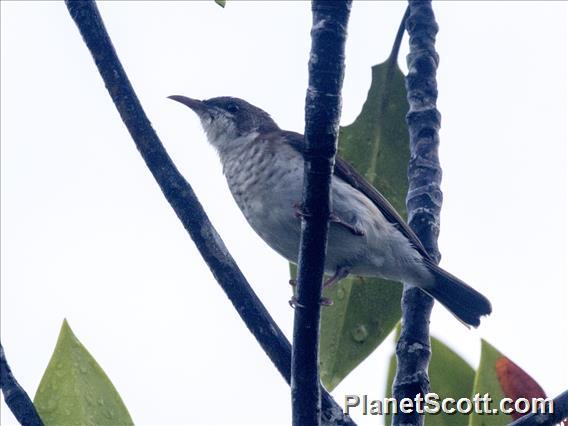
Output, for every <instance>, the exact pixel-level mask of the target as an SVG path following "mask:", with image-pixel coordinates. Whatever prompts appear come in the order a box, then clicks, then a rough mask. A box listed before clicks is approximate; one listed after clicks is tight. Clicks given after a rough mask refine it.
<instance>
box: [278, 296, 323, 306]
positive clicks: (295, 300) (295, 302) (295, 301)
mask: <svg viewBox="0 0 568 426" xmlns="http://www.w3.org/2000/svg"><path fill="white" fill-rule="evenodd" d="M288 304H289V305H290V307H291V308H292V309H296V308H305V307H306V306H305V305H302V304H301V303H300V302H298V298H297V297H296V296H292V298H291V299H290V300H288ZM320 305H321V306H331V305H333V300H332V299H330V298H328V297H322V298H321V299H320Z"/></svg>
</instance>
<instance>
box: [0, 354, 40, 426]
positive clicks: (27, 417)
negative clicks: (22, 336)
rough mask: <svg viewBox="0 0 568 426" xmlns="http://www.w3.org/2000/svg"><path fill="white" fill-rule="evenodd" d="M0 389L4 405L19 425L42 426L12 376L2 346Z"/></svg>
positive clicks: (26, 396) (28, 400)
mask: <svg viewBox="0 0 568 426" xmlns="http://www.w3.org/2000/svg"><path fill="white" fill-rule="evenodd" d="M0 389H1V390H2V394H3V395H4V401H6V405H7V406H8V407H9V408H10V410H11V411H12V414H14V417H16V419H17V420H18V421H19V422H20V424H22V425H24V426H43V422H42V421H41V418H40V417H39V414H38V413H37V411H36V409H35V407H34V404H33V403H32V400H31V399H30V397H29V396H28V394H27V393H26V391H25V390H24V389H22V387H21V386H20V384H19V383H18V381H17V380H16V378H15V377H14V375H13V374H12V370H11V369H10V366H9V365H8V361H7V360H6V354H5V353H4V348H3V347H2V344H0Z"/></svg>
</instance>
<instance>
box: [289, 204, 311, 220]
mask: <svg viewBox="0 0 568 426" xmlns="http://www.w3.org/2000/svg"><path fill="white" fill-rule="evenodd" d="M292 207H294V215H295V216H296V217H297V218H298V219H303V218H305V217H310V216H311V215H310V214H309V213H307V212H306V211H305V210H304V206H303V205H302V203H294V204H293V205H292Z"/></svg>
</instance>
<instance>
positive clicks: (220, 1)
mask: <svg viewBox="0 0 568 426" xmlns="http://www.w3.org/2000/svg"><path fill="white" fill-rule="evenodd" d="M215 3H217V4H218V5H219V6H221V7H225V3H226V1H225V0H215Z"/></svg>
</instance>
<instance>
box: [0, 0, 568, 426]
mask: <svg viewBox="0 0 568 426" xmlns="http://www.w3.org/2000/svg"><path fill="white" fill-rule="evenodd" d="M99 7H100V10H101V13H102V16H103V18H104V20H105V22H106V25H107V29H108V31H109V32H110V35H111V37H112V39H113V41H114V45H115V47H116V49H117V51H118V54H119V56H120V58H121V59H122V62H123V64H124V66H125V68H126V70H127V72H128V74H129V76H130V79H131V81H132V83H133V85H134V87H135V89H136V90H137V93H138V95H139V97H140V99H141V101H142V103H143V105H144V107H145V109H146V112H147V114H148V116H149V117H150V119H151V121H152V123H153V125H154V126H155V128H156V130H157V131H158V134H159V135H160V137H161V138H162V141H163V142H164V144H165V145H166V147H167V149H168V151H169V152H170V154H171V155H172V157H173V159H174V161H175V162H176V164H177V165H178V167H179V168H180V170H181V171H182V172H183V174H184V175H185V176H186V178H187V179H188V180H189V182H190V183H191V185H192V186H193V188H194V190H195V191H196V192H197V194H198V196H199V198H200V200H201V202H202V203H203V205H204V206H205V209H206V211H207V213H208V214H209V216H210V218H211V220H212V221H213V223H214V224H215V226H216V227H217V229H218V231H219V233H220V234H221V236H222V237H223V239H224V240H225V242H226V244H227V246H228V247H229V249H230V250H231V252H232V254H233V256H234V257H235V258H236V260H237V262H238V264H239V265H240V267H241V268H242V270H243V271H244V273H245V275H246V276H247V278H248V279H249V280H250V282H251V283H252V285H253V287H254V288H255V289H256V290H257V292H258V294H259V296H260V297H261V299H262V300H263V301H264V302H265V304H266V306H267V308H268V309H269V310H270V312H271V313H272V314H273V316H274V317H275V319H276V320H277V322H278V323H279V324H280V326H281V327H282V328H283V329H284V330H285V332H286V333H287V335H288V336H290V335H291V329H292V316H293V312H292V310H291V309H290V308H289V306H288V299H289V298H290V288H289V286H288V285H287V279H288V275H287V263H286V262H285V261H283V260H282V259H281V258H280V257H279V256H278V255H277V254H275V253H274V252H272V251H271V250H270V249H269V248H268V246H266V245H265V244H264V243H263V242H262V241H261V240H260V239H259V237H257V236H256V235H255V234H254V233H253V231H252V230H251V229H250V228H249V227H248V225H247V224H246V222H245V220H244V219H243V217H242V215H241V214H240V212H239V211H238V209H237V207H236V206H235V204H234V202H233V200H232V198H231V196H230V194H229V192H228V190H227V188H226V184H225V181H224V178H223V176H222V174H221V169H220V166H219V164H218V160H217V158H216V156H215V154H214V152H213V150H212V149H211V148H210V147H209V146H208V145H207V142H206V140H205V137H204V136H203V134H202V132H201V129H200V127H199V123H198V120H197V119H196V117H195V116H194V115H192V113H191V112H190V111H189V110H186V109H184V108H181V107H180V105H179V104H176V103H174V102H172V101H170V100H167V99H166V96H168V95H172V94H184V95H187V96H192V97H197V98H208V97H213V96H219V95H233V96H239V97H242V98H244V99H247V100H249V101H250V102H252V103H254V104H256V105H258V106H260V107H262V108H264V109H266V110H267V111H269V112H270V113H271V114H272V115H273V117H274V118H275V119H276V121H277V122H278V123H279V124H280V126H281V127H282V128H285V129H290V130H296V131H302V130H303V115H304V113H303V106H304V96H305V90H306V86H307V58H308V52H309V47H310V39H309V29H310V23H311V13H310V8H309V3H307V2H295V3H276V2H252V3H246V2H236V1H230V0H229V2H228V5H227V7H226V9H224V10H223V9H221V8H219V7H218V6H216V5H215V4H214V3H213V2H212V1H201V2H188V3H182V2H171V3H166V2H160V3H152V2H134V1H129V2H103V3H100V4H99ZM1 8H2V9H1V12H2V18H1V19H2V21H1V24H2V25H1V26H2V30H1V31H2V33H1V35H2V42H1V63H2V65H1V90H2V98H1V111H2V112H1V119H2V121H1V124H2V127H1V137H2V144H1V178H2V186H1V190H2V193H1V202H2V209H1V214H2V217H1V220H2V222H1V225H2V228H1V231H2V233H1V249H2V251H1V262H2V264H1V266H2V270H1V279H2V288H1V290H2V301H1V308H2V313H1V321H2V323H1V333H2V343H3V345H4V348H5V350H6V354H7V356H8V359H9V360H10V363H11V366H12V369H13V371H14V373H15V374H16V376H17V378H18V379H19V381H20V383H21V384H22V385H23V386H24V388H25V389H26V390H27V391H28V392H29V393H30V394H31V395H32V396H33V395H34V393H35V390H36V388H37V385H38V384H39V381H40V379H41V376H42V373H43V371H44V369H45V367H46V365H47V362H48V360H49V357H50V356H51V352H52V349H53V347H54V345H55V341H56V338H57V334H58V331H59V327H60V324H61V321H62V320H63V318H64V317H66V318H68V320H69V322H70V325H71V327H72V328H73V330H74V331H75V333H76V335H77V336H78V337H79V339H80V340H81V341H82V342H83V343H84V344H85V345H86V346H87V348H88V349H89V350H90V351H91V353H92V354H93V355H94V356H95V358H96V359H97V360H98V361H99V362H100V364H101V365H102V367H103V368H104V369H105V371H106V372H107V373H108V375H109V377H110V378H111V380H112V381H113V383H114V384H115V386H116V387H117V389H118V390H119V392H120V393H121V395H122V397H123V399H124V402H125V404H126V406H127V407H128V408H129V410H130V413H131V415H132V417H133V419H134V420H135V422H136V423H137V424H141V425H158V424H160V425H163V424H249V425H250V424H258V425H267V424H289V422H290V402H289V389H288V387H287V386H286V384H285V382H284V380H283V379H282V378H281V377H280V376H279V374H278V373H277V371H276V370H275V369H274V368H273V366H272V364H271V362H270V361H269V360H268V358H267V357H266V356H265V354H264V353H263V352H262V350H261V349H260V347H259V346H258V345H257V344H256V342H255V340H254V339H253V338H252V336H251V335H250V333H249V332H248V331H247V330H246V328H245V327H244V325H243V324H242V322H241V321H240V319H239V318H238V317H237V314H236V313H235V311H234V309H233V308H232V306H231V305H230V304H229V302H228V301H227V299H226V297H225V295H224V294H223V292H222V291H221V290H220V288H219V287H218V285H217V284H216V283H215V281H214V280H213V277H212V276H211V274H210V272H209V270H208V268H207V266H206V265H205V263H204V262H203V261H202V260H201V258H200V256H199V254H198V253H197V250H196V249H195V247H194V245H193V242H192V241H191V240H190V238H189V237H188V236H187V234H186V233H185V231H184V230H183V228H182V226H181V224H180V222H179V221H178V220H177V218H176V217H175V214H174V213H173V211H172V210H171V208H170V207H169V205H168V204H167V202H166V201H165V199H164V197H163V196H162V194H161V193H160V191H159V189H158V187H157V185H156V184H155V182H154V181H153V179H152V177H151V176H150V173H149V172H148V170H147V169H146V167H145V165H144V163H143V161H142V159H141V157H140V155H139V154H138V153H137V152H136V149H135V147H134V144H133V142H132V141H131V140H130V137H129V135H128V133H127V131H126V129H125V127H124V125H123V124H122V122H121V120H120V118H119V116H118V114H117V112H116V110H115V108H114V105H113V104H112V102H111V100H110V97H109V95H108V94H107V92H106V90H105V88H104V86H103V83H102V80H101V78H100V77H99V75H98V73H97V71H96V68H95V66H94V63H93V61H92V59H91V57H90V55H89V53H88V51H87V49H86V47H85V46H84V45H83V42H82V40H81V38H80V36H79V33H78V31H77V29H76V28H75V25H74V24H73V22H72V21H71V18H70V17H69V15H68V13H67V11H66V8H65V7H64V4H63V3H59V2H26V3H23V2H5V1H3V2H1ZM404 8H405V4H404V3H398V2H388V3H382V2H381V3H379V2H357V3H355V4H354V6H353V10H352V16H351V21H350V25H349V27H350V31H349V40H348V45H347V71H346V77H345V85H344V92H343V103H344V110H343V119H342V123H343V124H344V125H346V124H349V123H351V122H352V121H353V120H354V119H355V117H356V115H357V114H358V112H359V110H360V107H361V105H362V103H363V101H364V99H365V97H366V92H367V89H368V87H369V84H370V66H372V65H373V64H375V63H378V62H382V61H383V60H384V59H385V58H386V57H387V55H388V52H389V50H390V47H391V43H392V40H393V37H394V34H395V32H396V29H397V27H398V24H399V20H400V17H401V16H402V13H403V11H404ZM435 12H436V17H437V20H438V23H439V24H440V33H439V34H438V41H437V49H438V52H439V53H440V57H441V62H440V68H439V73H438V85H439V92H440V96H439V103H438V106H439V109H440V111H441V113H442V126H443V128H442V130H441V133H440V136H441V147H440V157H441V162H442V167H443V170H444V178H443V184H442V188H443V191H444V205H443V210H442V223H441V226H442V231H441V235H440V248H441V251H442V254H443V260H442V265H443V266H444V267H445V268H446V269H448V270H449V271H451V272H452V273H454V274H456V275H458V276H460V277H461V278H463V279H464V280H465V281H467V282H468V283H470V284H471V285H473V286H474V287H476V288H477V289H478V290H480V291H481V292H482V293H484V294H485V295H487V296H488V297H489V298H490V299H491V301H492V303H493V308H494V313H493V315H492V316H491V317H489V318H487V319H486V320H485V321H484V322H483V323H482V326H481V327H480V328H479V329H478V330H477V331H473V332H470V331H467V330H466V329H464V327H463V326H461V325H460V324H459V323H458V322H457V321H455V320H454V318H453V317H452V316H451V315H450V314H448V313H447V312H446V311H445V310H444V309H443V308H441V307H439V306H437V307H436V308H435V311H434V315H433V318H432V333H433V335H435V336H437V337H439V338H441V339H442V340H443V341H445V342H446V343H448V344H449V345H450V346H451V347H452V348H454V349H456V350H457V351H458V352H459V353H460V354H461V355H463V356H464V357H465V358H466V359H467V360H468V361H469V362H470V363H471V364H472V365H474V366H475V365H477V362H478V357H479V338H480V337H483V338H486V339H487V340H489V341H490V342H491V343H492V344H493V345H495V346H496V347H497V348H498V349H500V350H501V351H502V352H503V353H504V354H506V355H508V356H509V357H510V358H511V359H512V360H513V361H515V362H516V363H517V364H519V365H520V366H521V367H523V368H524V369H525V370H526V371H527V372H528V373H529V374H531V375H532V376H533V377H534V378H535V379H536V380H537V381H538V382H539V383H540V384H541V385H542V386H543V388H544V389H545V390H546V391H547V392H548V394H549V395H551V396H554V395H556V394H558V393H560V392H561V391H563V390H565V389H566V388H568V367H567V365H568V364H567V363H566V360H567V359H568V339H567V338H566V337H567V336H568V315H567V312H568V309H567V302H568V293H567V284H568V283H567V271H566V263H567V262H566V259H567V246H566V241H567V226H566V223H567V219H566V218H567V217H568V216H567V208H566V199H567V196H566V195H567V182H566V167H567V157H566V136H567V134H566V117H567V85H566V76H567V74H566V71H567V70H566V56H567V40H566V18H567V15H566V13H567V5H566V3H564V2H555V3H544V2H539V3H531V2H517V3H512V2H511V3H494V2H478V3H462V2H460V3H459V4H457V3H450V2H444V3H436V4H435ZM404 50H405V51H406V48H405V49H404ZM401 58H404V56H402V55H401ZM401 62H402V63H404V59H402V61H401ZM392 349H393V348H392V344H390V343H386V344H384V345H383V346H382V347H381V348H380V349H379V350H377V351H376V352H375V353H374V354H373V355H372V356H371V357H369V358H368V359H367V360H366V361H365V362H364V363H363V365H361V366H360V367H359V368H358V369H357V370H355V371H354V372H353V373H352V375H351V376H350V377H349V378H347V379H346V380H345V381H344V382H343V383H342V384H341V385H340V386H339V387H338V388H337V390H336V391H334V393H333V394H334V396H335V397H336V400H337V401H338V402H340V403H342V402H343V396H344V395H345V394H359V395H362V394H365V393H366V394H368V395H369V397H370V398H380V397H382V396H383V395H384V387H385V376H386V369H387V359H388V357H389V356H390V353H391V351H392ZM1 408H2V409H1V411H2V413H1V417H0V420H1V423H2V424H6V425H8V424H14V422H15V420H14V419H13V417H12V416H11V414H10V413H9V412H8V410H7V409H6V406H5V405H4V403H3V402H2V406H1ZM354 418H355V420H356V421H357V422H358V424H360V425H366V424H376V422H377V419H375V418H372V417H368V418H364V417H362V416H360V415H359V416H357V415H355V416H354Z"/></svg>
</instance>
